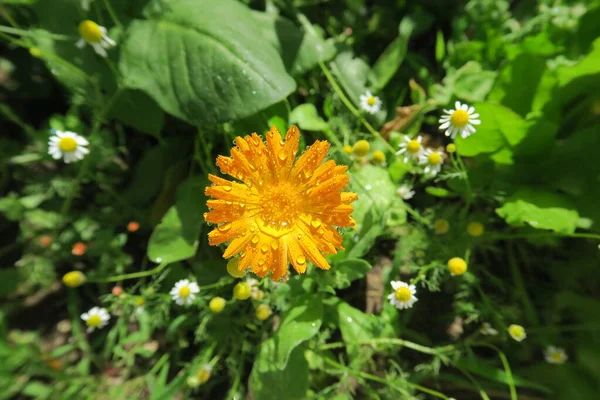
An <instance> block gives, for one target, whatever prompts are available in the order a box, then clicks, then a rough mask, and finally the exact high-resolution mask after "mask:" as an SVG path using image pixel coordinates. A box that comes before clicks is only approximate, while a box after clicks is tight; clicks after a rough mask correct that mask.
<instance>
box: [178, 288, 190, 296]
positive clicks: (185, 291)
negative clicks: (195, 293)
mask: <svg viewBox="0 0 600 400" xmlns="http://www.w3.org/2000/svg"><path fill="white" fill-rule="evenodd" d="M190 293H192V291H191V290H190V287H189V286H184V287H182V288H181V289H179V297H183V298H185V297H188V296H189V295H190Z"/></svg>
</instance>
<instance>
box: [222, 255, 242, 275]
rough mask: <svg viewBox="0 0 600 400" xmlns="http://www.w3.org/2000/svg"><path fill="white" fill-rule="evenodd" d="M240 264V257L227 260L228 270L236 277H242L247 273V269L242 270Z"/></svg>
mask: <svg viewBox="0 0 600 400" xmlns="http://www.w3.org/2000/svg"><path fill="white" fill-rule="evenodd" d="M238 265H240V258H239V257H235V258H232V259H230V260H229V261H228V262H227V272H228V273H229V275H231V276H233V277H234V278H241V277H242V276H245V275H246V270H243V271H240V270H239V269H238Z"/></svg>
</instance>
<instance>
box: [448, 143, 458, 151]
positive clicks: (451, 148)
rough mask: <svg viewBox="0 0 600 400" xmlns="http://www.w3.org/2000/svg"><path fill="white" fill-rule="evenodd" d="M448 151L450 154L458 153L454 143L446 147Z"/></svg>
mask: <svg viewBox="0 0 600 400" xmlns="http://www.w3.org/2000/svg"><path fill="white" fill-rule="evenodd" d="M446 151H447V152H448V153H456V145H455V144H454V143H448V145H446Z"/></svg>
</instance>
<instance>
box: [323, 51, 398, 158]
mask: <svg viewBox="0 0 600 400" xmlns="http://www.w3.org/2000/svg"><path fill="white" fill-rule="evenodd" d="M319 66H320V67H321V70H322V71H323V74H324V75H325V77H326V78H327V80H328V81H329V84H330V85H331V87H332V88H333V90H334V92H335V93H336V94H337V95H338V96H339V98H340V99H341V100H342V103H344V105H345V106H346V108H348V110H350V112H351V113H352V114H353V115H354V116H355V117H356V118H357V119H358V120H359V121H360V122H361V123H362V124H363V125H364V127H365V128H367V130H368V131H369V132H370V133H371V134H372V135H373V136H375V137H376V138H378V139H379V140H381V141H382V142H383V143H384V144H385V146H386V147H387V148H388V150H389V151H391V152H392V153H395V152H396V149H394V148H393V147H392V146H391V145H390V144H389V143H388V141H387V140H385V139H384V138H383V137H382V136H381V134H380V133H379V132H378V131H376V130H375V128H373V127H372V126H371V124H369V122H368V121H367V120H366V119H365V118H364V116H363V115H362V114H361V113H360V111H358V110H357V109H356V107H354V105H353V104H352V102H351V101H350V100H349V99H348V97H347V96H346V94H345V93H344V91H343V90H342V88H341V87H340V86H339V85H338V84H337V82H336V81H335V78H334V77H333V75H332V74H331V72H329V70H328V69H327V67H326V66H325V64H324V63H323V61H319Z"/></svg>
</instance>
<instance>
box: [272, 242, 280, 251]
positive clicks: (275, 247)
mask: <svg viewBox="0 0 600 400" xmlns="http://www.w3.org/2000/svg"><path fill="white" fill-rule="evenodd" d="M271 248H272V249H273V250H277V249H278V248H279V242H278V241H277V240H273V241H272V242H271Z"/></svg>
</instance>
